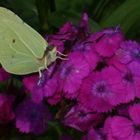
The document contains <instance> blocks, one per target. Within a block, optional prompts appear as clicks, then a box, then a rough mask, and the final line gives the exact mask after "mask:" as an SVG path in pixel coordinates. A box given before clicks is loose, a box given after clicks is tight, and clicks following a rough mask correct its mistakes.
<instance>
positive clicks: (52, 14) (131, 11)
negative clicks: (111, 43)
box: [0, 0, 140, 40]
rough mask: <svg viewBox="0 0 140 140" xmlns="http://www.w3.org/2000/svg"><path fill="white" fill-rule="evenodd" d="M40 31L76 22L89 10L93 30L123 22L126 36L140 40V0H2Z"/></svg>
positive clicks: (55, 29) (49, 31) (0, 1)
mask: <svg viewBox="0 0 140 140" xmlns="http://www.w3.org/2000/svg"><path fill="white" fill-rule="evenodd" d="M0 5H1V6H4V7H7V8H9V9H11V10H12V11H14V12H15V13H16V14H18V15H19V16H20V17H21V18H22V19H23V20H24V21H25V22H27V23H28V24H30V25H31V26H32V27H33V28H35V29H36V30H38V31H39V32H40V33H41V34H43V35H44V34H50V33H54V32H56V31H57V29H58V28H59V27H60V26H62V25H63V24H64V23H65V22H66V21H72V22H73V23H74V24H77V23H78V21H79V20H80V17H81V14H82V13H83V12H87V13H88V15H89V17H90V25H91V29H92V30H93V31H97V30H99V29H102V28H103V27H110V26H116V25H120V26H121V28H122V29H123V31H124V32H125V34H126V37H127V38H131V39H136V40H140V37H139V35H140V28H139V22H140V0H69V1H68V0H0Z"/></svg>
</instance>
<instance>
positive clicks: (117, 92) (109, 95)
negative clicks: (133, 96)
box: [78, 66, 123, 112]
mask: <svg viewBox="0 0 140 140" xmlns="http://www.w3.org/2000/svg"><path fill="white" fill-rule="evenodd" d="M120 84H121V77H120V75H119V72H118V71H117V70H116V69H115V68H113V67H111V66H110V67H107V68H104V69H103V70H102V71H101V72H96V73H95V72H93V73H92V74H90V75H89V77H88V78H86V79H85V80H84V81H83V83H82V85H81V89H80V94H79V96H78V101H79V103H80V104H81V105H83V106H85V107H86V108H88V109H90V110H92V111H97V112H105V111H110V110H111V109H112V108H113V106H115V105H118V104H120V103H121V102H122V97H123V95H122V93H121V92H122V91H121V89H120Z"/></svg>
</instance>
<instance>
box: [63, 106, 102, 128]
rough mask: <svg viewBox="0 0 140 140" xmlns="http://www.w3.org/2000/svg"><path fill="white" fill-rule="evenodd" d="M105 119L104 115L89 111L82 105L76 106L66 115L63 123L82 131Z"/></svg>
mask: <svg viewBox="0 0 140 140" xmlns="http://www.w3.org/2000/svg"><path fill="white" fill-rule="evenodd" d="M102 120H103V115H101V114H98V113H92V112H88V111H87V110H86V109H84V108H82V106H74V107H72V108H71V110H70V111H69V112H68V113H67V114H66V115H65V117H64V120H63V123H64V124H65V125H67V126H70V127H72V128H75V129H77V130H80V131H87V130H89V129H90V128H92V127H93V126H97V125H98V124H99V123H101V121H102Z"/></svg>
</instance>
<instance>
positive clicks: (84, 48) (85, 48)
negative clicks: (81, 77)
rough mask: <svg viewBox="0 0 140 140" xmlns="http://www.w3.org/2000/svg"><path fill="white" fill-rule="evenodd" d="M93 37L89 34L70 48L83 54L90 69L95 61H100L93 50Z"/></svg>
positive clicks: (94, 64)
mask: <svg viewBox="0 0 140 140" xmlns="http://www.w3.org/2000/svg"><path fill="white" fill-rule="evenodd" d="M93 39H94V38H92V35H91V36H89V38H87V39H86V40H84V41H82V42H81V41H80V42H77V43H76V44H75V45H74V46H73V48H72V50H73V51H74V52H79V53H81V54H82V55H83V56H84V59H85V60H86V61H87V63H88V65H89V68H90V69H91V71H92V70H93V69H95V67H96V66H97V63H98V62H99V61H101V57H100V56H99V55H98V54H97V53H96V52H95V41H94V40H93Z"/></svg>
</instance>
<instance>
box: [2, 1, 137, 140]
mask: <svg viewBox="0 0 140 140" xmlns="http://www.w3.org/2000/svg"><path fill="white" fill-rule="evenodd" d="M0 6H3V7H6V8H8V9H10V10H12V11H13V12H14V13H16V14H17V15H19V16H20V17H21V18H22V19H23V20H24V21H25V22H26V23H28V24H29V25H31V26H32V27H33V28H34V29H36V30H37V31H38V32H40V33H41V34H42V35H46V34H52V33H55V32H56V31H58V29H59V28H60V27H61V26H62V25H63V24H64V23H65V22H67V21H71V22H73V23H74V24H75V25H76V24H77V23H78V22H79V20H80V18H81V16H82V13H83V12H87V13H88V15H89V17H90V28H91V29H92V31H98V30H100V29H102V28H105V27H111V26H117V25H120V26H121V28H122V30H123V31H124V33H125V35H126V38H128V39H132V40H133V39H135V40H137V41H140V0H0ZM10 128H11V127H10ZM49 128H50V129H48V131H47V132H46V134H44V135H43V136H39V137H36V136H32V135H24V134H19V133H18V132H17V130H13V131H14V132H13V133H12V134H11V135H9V137H8V138H9V139H10V140H57V138H58V136H59V135H62V133H63V131H64V132H65V133H67V134H68V135H72V136H74V138H76V140H78V139H80V137H81V136H82V135H83V134H81V133H80V132H78V131H76V130H74V129H70V128H66V127H64V126H62V125H60V123H58V122H54V123H52V124H49ZM0 133H3V131H1V129H0ZM8 138H6V139H5V140H8Z"/></svg>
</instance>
